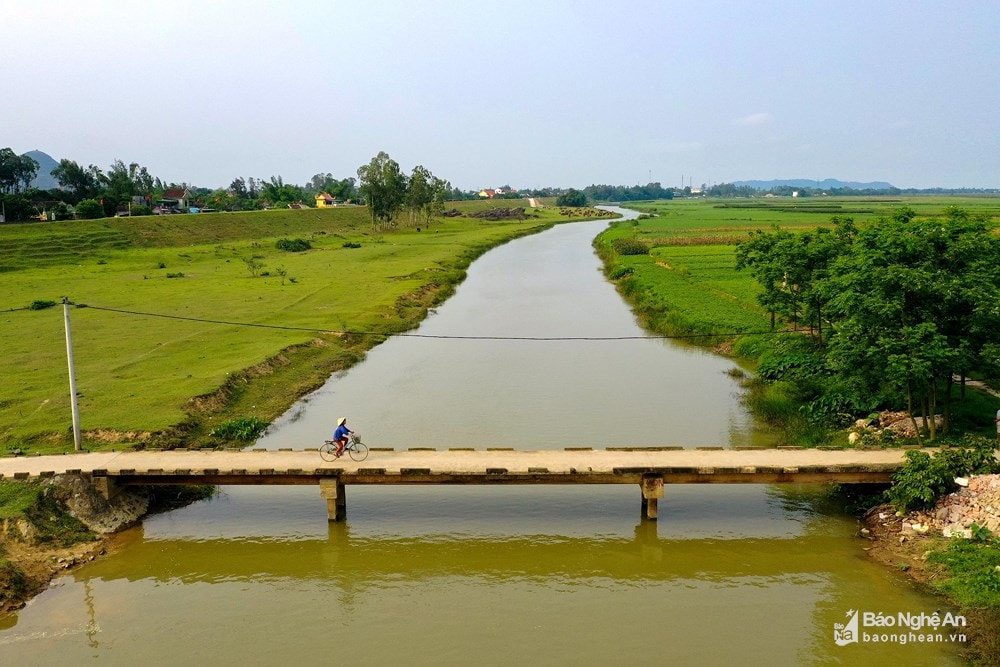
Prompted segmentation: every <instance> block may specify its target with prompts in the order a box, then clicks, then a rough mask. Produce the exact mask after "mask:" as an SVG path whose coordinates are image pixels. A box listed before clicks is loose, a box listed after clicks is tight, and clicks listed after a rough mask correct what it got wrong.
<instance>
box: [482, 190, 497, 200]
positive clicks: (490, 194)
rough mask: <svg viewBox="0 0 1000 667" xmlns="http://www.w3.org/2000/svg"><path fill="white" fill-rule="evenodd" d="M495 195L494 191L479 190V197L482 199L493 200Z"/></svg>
mask: <svg viewBox="0 0 1000 667" xmlns="http://www.w3.org/2000/svg"><path fill="white" fill-rule="evenodd" d="M496 194H497V191H496V190H480V191H479V196H480V197H482V198H483V199H493V198H494V197H495V196H496Z"/></svg>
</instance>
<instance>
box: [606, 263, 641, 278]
mask: <svg viewBox="0 0 1000 667" xmlns="http://www.w3.org/2000/svg"><path fill="white" fill-rule="evenodd" d="M634 272H635V269H633V268H632V267H631V266H616V267H615V268H614V269H612V270H611V273H610V274H608V278H610V279H611V280H618V279H619V278H624V277H625V276H630V275H632V274H633V273H634Z"/></svg>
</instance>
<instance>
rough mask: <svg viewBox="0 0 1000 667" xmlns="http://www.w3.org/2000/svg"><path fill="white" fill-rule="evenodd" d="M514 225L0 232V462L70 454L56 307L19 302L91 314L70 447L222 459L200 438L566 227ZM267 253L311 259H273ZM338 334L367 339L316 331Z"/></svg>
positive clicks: (187, 220) (140, 222)
mask: <svg viewBox="0 0 1000 667" xmlns="http://www.w3.org/2000/svg"><path fill="white" fill-rule="evenodd" d="M503 204H505V202H504V203H503ZM514 204H518V202H514ZM499 205H500V204H497V203H495V202H488V203H487V202H468V203H458V204H455V206H457V207H458V208H460V209H462V210H465V211H467V212H471V211H474V210H476V209H483V208H492V207H496V206H499ZM451 206H452V205H451V204H449V208H450V207H451ZM529 212H532V213H533V216H532V217H530V218H528V219H527V220H524V221H516V220H510V221H501V222H486V221H483V220H479V219H472V218H446V219H438V220H435V221H434V223H433V224H432V225H431V226H430V227H427V226H424V227H422V228H421V230H420V231H418V230H417V229H416V228H414V227H401V228H399V229H398V230H395V231H385V232H383V231H373V230H372V226H371V223H370V219H369V217H368V213H367V209H364V208H340V209H329V210H303V211H290V210H280V211H265V212H251V213H219V214H210V215H187V216H169V217H146V218H133V219H128V218H123V219H104V220H94V221H74V222H65V223H63V222H60V223H38V224H25V225H3V226H0V346H2V349H3V350H4V354H3V355H2V357H0V377H3V378H4V382H3V383H0V454H2V453H5V452H8V453H9V452H11V451H15V450H22V451H30V452H32V453H34V452H53V451H66V450H67V449H71V448H72V437H71V433H70V424H71V417H70V406H69V398H68V378H67V371H66V356H65V342H64V338H63V316H62V308H61V307H60V306H57V307H53V308H48V309H44V310H25V309H23V308H25V307H26V306H28V305H29V304H31V303H32V302H34V301H46V300H47V301H59V300H60V298H61V297H63V296H66V297H68V298H69V299H70V300H71V301H72V302H73V303H75V304H88V305H90V306H94V307H91V308H73V309H71V317H72V326H73V343H74V350H75V362H76V377H77V390H78V394H79V404H80V411H81V422H82V428H83V430H84V432H85V445H86V447H88V448H92V449H93V448H101V447H110V446H114V444H115V443H116V442H127V443H134V442H145V443H146V444H147V445H166V446H170V445H176V444H182V443H183V444H186V445H188V446H195V445H211V444H221V443H219V442H218V441H217V439H215V438H212V437H211V436H209V435H208V434H209V432H210V431H211V429H212V427H213V425H215V424H218V423H221V422H222V421H225V420H226V419H230V418H233V417H243V416H255V417H258V418H260V419H263V420H265V421H268V420H270V419H272V418H274V417H275V416H276V415H278V414H280V413H281V412H282V411H283V410H285V409H286V408H287V407H288V406H289V405H290V404H291V403H292V402H293V401H294V400H295V399H296V398H298V397H300V396H301V395H303V394H304V393H306V392H308V391H309V390H311V389H313V388H315V387H316V386H318V385H319V384H321V383H322V381H323V380H325V379H326V378H327V377H328V376H329V374H330V373H331V372H332V371H334V370H337V369H340V368H344V367H347V366H349V365H351V364H352V363H354V362H356V361H357V360H358V359H360V358H361V357H362V356H363V355H364V352H365V351H366V350H367V349H369V348H371V347H372V346H374V345H376V344H378V343H379V342H381V341H382V340H384V338H385V336H386V335H389V334H391V333H394V332H399V331H404V330H406V329H409V328H412V327H413V326H415V325H416V323H417V322H419V320H420V319H422V318H423V317H424V315H425V314H426V310H427V308H428V307H429V306H432V305H434V304H436V303H439V302H440V301H442V300H443V299H444V298H446V297H447V296H448V295H449V294H450V293H451V292H452V290H453V289H454V286H455V285H456V284H457V283H458V282H460V281H461V280H462V278H463V277H464V269H465V268H466V267H467V266H468V264H469V263H470V262H471V261H472V259H474V258H475V257H476V256H478V255H479V254H481V253H482V252H484V251H485V250H486V249H488V248H490V247H492V246H495V245H498V244H500V243H503V242H505V241H507V240H509V239H512V238H515V237H517V236H520V235H524V234H528V233H532V232H534V231H537V230H539V229H543V228H545V227H548V226H550V225H552V224H554V223H557V222H564V221H567V220H570V219H574V216H573V215H569V216H567V215H562V214H560V212H559V209H557V208H544V209H540V210H537V211H532V210H531V209H529ZM579 217H582V216H579ZM282 238H292V239H294V238H302V239H305V240H308V241H309V242H310V243H311V244H312V249H311V250H308V251H305V252H286V251H283V250H279V249H278V248H276V246H275V244H276V241H277V240H279V239H282ZM345 244H349V245H359V246H360V247H346V246H345ZM248 260H249V261H251V262H254V263H259V264H260V265H261V266H259V267H257V268H253V267H251V266H250V264H248ZM97 307H104V308H113V309H120V310H129V311H142V312H151V313H161V314H166V315H172V316H180V317H186V318H195V319H209V320H224V321H229V322H241V323H242V322H250V323H255V324H261V325H269V326H274V327H287V328H251V327H245V326H233V325H226V324H210V323H205V322H197V321H189V320H178V319H165V318H157V317H148V316H142V315H136V314H125V313H118V312H109V311H106V310H99V309H98V308H97ZM8 309H20V310H8ZM343 331H351V332H371V333H365V334H363V335H361V334H346V335H343V334H340V333H330V332H343ZM323 332H326V333H323ZM151 434H152V435H151ZM119 446H120V445H119Z"/></svg>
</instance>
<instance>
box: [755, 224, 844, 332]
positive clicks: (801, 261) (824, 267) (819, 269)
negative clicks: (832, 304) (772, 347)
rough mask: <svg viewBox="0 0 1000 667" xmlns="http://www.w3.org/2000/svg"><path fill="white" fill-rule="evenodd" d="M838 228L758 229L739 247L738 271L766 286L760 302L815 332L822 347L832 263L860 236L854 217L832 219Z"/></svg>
mask: <svg viewBox="0 0 1000 667" xmlns="http://www.w3.org/2000/svg"><path fill="white" fill-rule="evenodd" d="M832 222H833V224H834V229H832V230H831V229H830V228H827V227H819V228H817V229H816V230H815V231H813V232H805V233H800V234H793V233H792V232H789V231H787V230H782V229H779V228H778V227H777V225H775V226H774V228H773V231H771V232H764V231H760V230H754V231H751V232H750V238H749V239H748V240H746V241H743V242H741V243H739V244H738V245H737V247H736V270H737V271H740V270H743V269H746V270H749V271H750V273H751V275H753V277H754V278H755V279H756V280H757V282H758V283H759V284H760V285H761V287H763V291H762V292H761V293H760V294H758V295H757V300H758V302H759V303H760V304H761V305H762V306H764V307H765V308H767V309H768V311H769V312H770V313H771V326H772V328H773V327H774V318H775V315H776V314H777V315H780V316H781V317H783V318H784V319H785V320H787V321H789V322H792V324H793V326H794V327H795V328H798V324H799V323H800V322H804V323H806V324H807V325H808V326H809V329H810V332H813V331H815V332H816V335H817V339H818V342H819V343H820V344H822V343H823V322H824V316H825V313H824V308H825V306H826V303H827V302H828V301H829V300H830V298H831V295H830V294H829V293H828V291H827V290H825V289H824V282H823V281H824V280H825V279H826V278H827V277H828V276H829V271H830V267H831V265H832V263H833V262H834V261H835V260H836V259H837V258H838V257H840V256H841V255H843V254H844V253H846V252H848V251H849V250H850V246H851V243H852V242H853V239H854V237H855V235H856V234H857V228H856V227H855V226H854V220H853V219H851V218H841V217H834V218H832Z"/></svg>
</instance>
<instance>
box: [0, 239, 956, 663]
mask: <svg viewBox="0 0 1000 667" xmlns="http://www.w3.org/2000/svg"><path fill="white" fill-rule="evenodd" d="M606 224H607V222H606V221H605V222H585V223H574V224H569V225H562V226H558V227H556V228H554V229H551V230H549V231H547V232H544V233H542V234H538V235H535V236H532V237H527V238H522V239H518V240H516V241H513V242H511V243H508V244H506V245H504V246H501V247H499V248H497V249H495V250H493V251H491V252H489V253H487V254H486V255H484V256H483V257H482V258H480V259H479V260H477V261H476V262H475V263H474V264H473V265H472V267H470V270H469V274H468V278H467V280H466V281H465V282H464V283H463V284H462V285H461V286H460V288H459V289H458V291H457V292H456V294H455V296H454V297H452V299H450V300H449V301H448V302H447V303H445V304H444V305H443V306H442V307H441V308H440V309H438V311H437V312H435V313H433V314H432V315H431V316H430V317H428V319H427V320H426V321H425V322H424V323H423V325H422V326H421V327H420V328H419V329H418V330H417V331H416V332H414V333H417V334H420V336H421V337H405V336H404V337H396V338H393V339H391V340H390V341H388V342H386V343H384V344H382V345H380V346H379V347H377V348H375V349H374V350H372V351H371V352H370V353H369V354H368V356H367V358H366V359H365V360H364V361H363V362H362V363H360V364H358V365H357V366H355V367H354V368H352V369H350V370H348V371H346V372H343V373H339V374H337V375H335V376H334V377H332V378H330V380H329V381H328V382H327V383H326V384H325V385H324V386H323V387H322V388H321V389H319V390H318V391H316V392H315V393H313V394H312V395H310V396H308V397H306V398H305V399H303V400H302V401H301V402H300V403H299V404H297V405H296V406H294V407H293V408H292V409H291V410H290V411H289V412H288V413H287V414H286V415H284V416H283V417H282V418H281V419H279V420H278V421H276V423H275V424H274V425H273V426H272V427H271V428H270V429H269V431H268V433H266V434H265V436H264V437H263V438H262V439H261V441H260V442H259V443H258V445H257V446H263V447H268V448H279V447H294V448H297V449H299V448H303V447H306V446H316V445H317V444H318V443H319V442H320V441H321V440H323V439H324V438H325V437H329V433H330V432H331V431H332V428H333V425H334V423H335V420H336V418H337V417H339V416H346V417H348V419H349V424H350V425H351V427H352V428H355V429H356V430H358V431H359V432H360V433H361V434H362V436H363V437H364V440H365V441H366V442H368V443H369V444H370V445H371V446H373V447H380V446H382V447H395V448H397V449H401V448H406V447H428V446H430V447H439V448H445V447H476V448H486V447H493V446H498V447H517V448H523V449H548V448H562V447H571V446H589V447H595V448H602V447H607V446H622V445H682V446H688V447H694V446H705V445H708V446H712V445H714V446H740V445H748V444H761V443H766V442H767V433H766V432H765V431H764V430H763V429H760V428H759V427H758V426H757V425H756V424H755V423H754V420H753V419H752V418H751V417H750V415H748V414H747V412H746V410H745V409H744V407H743V406H742V404H741V402H740V389H739V386H738V384H737V383H736V381H735V380H734V379H733V378H732V376H731V375H730V374H729V373H728V371H730V370H731V369H733V368H734V366H735V364H734V362H733V361H731V360H729V359H725V358H722V357H718V356H715V355H712V354H710V353H708V352H705V351H704V350H700V349H697V348H691V347H685V346H681V345H677V344H675V343H673V342H670V341H664V340H660V339H655V338H646V339H642V336H643V332H642V330H641V329H640V328H639V327H638V326H637V324H636V322H635V319H634V317H633V316H632V314H631V312H630V311H629V309H628V308H627V306H626V305H625V304H624V303H623V302H622V300H621V299H620V297H619V296H618V295H617V293H616V292H615V290H614V288H613V286H612V285H610V284H609V283H608V282H606V281H605V280H604V279H603V277H602V275H601V273H600V263H599V260H598V259H597V257H596V256H595V255H594V253H593V250H592V247H591V240H592V239H593V238H594V236H595V235H596V234H597V233H599V232H600V231H601V229H603V228H604V226H605V225H606ZM456 337H458V338H456ZM470 337H473V338H470ZM482 337H487V338H486V339H484V338H482ZM580 337H589V338H599V339H601V340H586V341H584V340H559V341H556V340H538V339H539V338H546V339H549V338H580ZM637 337H638V338H637ZM498 338H500V339H502V340H498ZM317 456H318V455H317ZM377 457H378V452H377V451H375V452H373V453H372V455H371V457H370V461H371V462H372V463H373V464H374V463H375V461H376V460H377ZM348 494H349V512H348V520H347V522H345V523H342V524H328V523H327V521H326V507H325V503H324V502H323V501H322V500H321V499H320V497H319V492H318V489H317V488H314V487H231V488H223V489H221V491H220V493H219V495H218V496H217V497H215V498H214V499H212V500H209V501H205V502H200V503H197V504H195V505H192V506H189V507H187V508H184V509H181V510H178V511H174V512H171V513H168V514H164V515H159V516H155V517H151V518H149V519H148V520H147V521H145V523H144V524H143V525H142V526H141V527H138V528H136V529H133V530H130V531H126V532H125V533H123V534H122V535H120V536H119V537H118V543H117V545H116V546H117V548H116V550H115V553H113V554H112V555H110V556H108V557H105V558H102V559H100V560H98V561H95V562H93V563H91V564H88V565H86V566H84V567H82V568H79V569H77V570H75V571H73V572H72V573H71V574H69V575H67V576H64V577H62V578H60V579H57V580H56V581H55V582H54V585H53V586H52V587H51V588H50V589H49V590H48V591H46V592H45V593H43V594H42V595H40V596H38V597H37V598H36V599H35V600H33V601H32V602H31V603H30V604H29V605H28V607H26V608H25V609H24V610H22V611H21V612H20V613H18V614H16V615H14V616H12V617H10V618H8V619H6V620H5V621H2V622H0V658H2V659H3V662H4V663H5V664H20V665H31V664H57V663H58V664H80V663H88V662H92V663H95V664H102V665H104V664H108V665H115V664H121V665H126V664H129V665H131V664H135V663H136V662H139V661H142V662H143V663H146V664H150V665H156V664H180V663H189V662H196V661H197V662H206V661H211V662H216V663H220V664H235V663H245V664H277V663H284V662H289V663H291V662H298V661H329V662H333V661H336V662H342V663H344V664H351V665H355V664H359V665H364V664H371V665H384V664H390V663H396V664H434V665H466V664H469V663H476V664H479V665H506V664H512V663H522V662H530V663H532V664H539V665H563V664H577V665H580V664H583V665H603V664H619V663H626V662H668V663H679V664H689V663H694V662H698V663H703V664H708V665H715V664H732V663H737V662H739V663H742V664H755V665H756V664H760V665H782V664H788V665H794V664H893V663H898V664H908V665H921V664H928V665H929V664H934V665H940V664H952V663H955V664H959V661H958V659H957V657H956V650H955V649H956V647H955V646H954V644H953V643H950V642H937V643H931V644H927V643H909V644H906V645H900V644H898V643H895V644H894V643H885V644H883V643H880V644H874V643H870V642H864V641H861V642H857V643H853V644H848V645H846V646H838V645H837V644H836V643H835V641H834V624H837V623H844V622H845V620H846V619H847V614H848V612H849V611H855V610H861V611H870V612H882V613H885V614H892V615H896V614H898V613H901V612H903V613H913V614H919V613H928V614H930V613H933V612H934V611H935V610H939V609H940V610H942V612H943V611H945V610H946V609H945V608H944V607H942V604H941V600H939V599H936V598H933V597H930V596H927V595H926V594H924V593H922V592H920V591H918V590H916V589H915V588H914V587H913V586H912V585H911V584H910V583H909V582H908V580H907V579H906V578H905V577H904V576H903V575H902V574H900V573H897V572H893V571H889V570H886V569H884V568H882V567H879V566H876V565H875V564H873V563H871V562H869V561H868V560H867V558H866V556H865V553H864V550H863V548H864V546H865V543H864V541H862V540H860V539H858V538H856V537H855V532H856V525H855V522H854V521H853V520H852V519H850V518H847V517H843V516H841V515H839V514H837V512H836V511H835V510H834V509H833V508H832V507H830V505H829V503H828V502H827V501H826V500H825V496H824V490H823V489H822V488H818V487H788V486H782V487H778V486H755V485H749V486H719V485H711V486H706V487H688V486H682V487H668V488H667V489H666V497H665V498H664V499H663V500H661V501H660V520H659V521H658V522H643V521H641V520H640V514H639V490H638V488H634V489H633V488H627V487H626V488H620V487H589V486H586V487H575V486H574V487H513V488H492V487H479V486H474V487H447V488H442V487H418V488H413V487H351V488H349V489H348Z"/></svg>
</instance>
